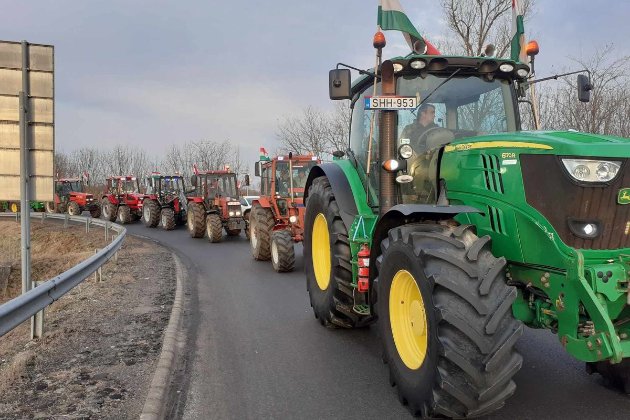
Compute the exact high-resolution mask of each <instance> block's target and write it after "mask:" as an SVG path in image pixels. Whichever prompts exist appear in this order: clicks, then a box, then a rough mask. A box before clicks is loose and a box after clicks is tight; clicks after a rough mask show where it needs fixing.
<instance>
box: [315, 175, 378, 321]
mask: <svg viewBox="0 0 630 420" xmlns="http://www.w3.org/2000/svg"><path fill="white" fill-rule="evenodd" d="M303 244H304V271H305V273H306V288H307V290H308V294H309V297H310V300H311V306H312V307H313V312H314V313H315V318H317V319H319V322H320V323H321V324H322V325H324V326H327V327H342V328H354V327H362V326H365V325H368V324H370V323H371V322H372V321H373V317H372V316H370V315H360V314H358V313H356V312H354V311H353V306H354V298H353V291H354V287H352V264H351V263H350V258H351V254H350V241H349V240H348V230H347V228H346V226H345V225H344V223H343V220H341V216H340V214H339V206H338V205H337V200H336V199H335V195H334V194H333V191H332V188H331V186H330V183H329V182H328V178H327V177H325V176H322V177H319V178H316V179H315V180H314V181H313V183H312V184H311V187H310V188H309V192H308V198H307V202H306V214H305V216H304V243H303Z"/></svg>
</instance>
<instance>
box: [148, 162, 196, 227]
mask: <svg viewBox="0 0 630 420" xmlns="http://www.w3.org/2000/svg"><path fill="white" fill-rule="evenodd" d="M146 183H147V191H146V193H145V196H144V201H143V202H142V220H143V221H144V224H145V226H146V227H156V226H157V225H158V224H161V225H162V227H163V228H164V229H165V230H173V229H175V226H177V225H181V224H184V223H186V206H187V200H186V195H185V187H184V179H183V178H182V177H181V176H179V175H161V174H159V173H155V172H154V173H153V174H151V176H149V177H147V179H146Z"/></svg>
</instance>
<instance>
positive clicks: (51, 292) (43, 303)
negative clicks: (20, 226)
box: [0, 212, 127, 337]
mask: <svg viewBox="0 0 630 420" xmlns="http://www.w3.org/2000/svg"><path fill="white" fill-rule="evenodd" d="M0 216H4V217H13V218H15V217H16V216H15V215H14V214H11V213H0ZM31 218H39V219H60V220H64V221H66V220H67V221H71V222H77V223H83V224H85V225H86V226H90V225H96V226H101V227H104V228H105V229H112V230H114V231H115V232H116V233H117V234H118V235H117V236H116V238H115V239H114V240H113V241H112V242H111V243H110V244H108V245H107V246H105V247H104V248H103V249H101V250H100V251H99V252H98V253H96V254H94V255H93V256H91V257H90V258H88V259H87V260H85V261H82V262H81V263H79V264H77V265H76V266H74V267H72V268H71V269H69V270H68V271H66V272H64V273H62V274H60V275H58V276H56V277H53V278H52V279H50V280H47V281H45V282H44V283H42V284H40V285H39V286H37V287H35V288H33V289H32V290H29V291H28V292H26V293H24V294H22V295H20V296H18V297H16V298H13V299H11V300H10V301H8V302H6V303H4V304H2V305H0V337H2V336H3V335H4V334H6V333H8V332H9V331H11V330H12V329H13V328H15V327H17V326H18V325H20V324H21V323H22V322H24V321H26V320H27V319H29V318H30V317H31V316H33V315H35V314H36V313H37V312H39V311H41V310H42V309H44V308H45V307H47V306H48V305H50V304H51V303H53V302H54V301H56V300H58V299H59V298H61V297H62V296H63V295H65V294H66V293H68V292H69V291H70V290H72V288H73V287H75V286H76V285H78V284H79V283H81V282H82V281H83V280H85V279H86V278H88V277H89V276H90V275H91V274H93V273H94V272H95V271H96V270H98V269H99V268H100V267H101V266H102V265H103V264H105V263H106V262H107V261H109V259H110V258H111V257H112V256H113V255H114V254H115V253H116V251H118V250H119V249H120V247H121V245H122V242H123V239H124V238H125V235H126V233H127V229H125V228H124V227H123V226H121V225H118V224H115V223H112V222H109V221H106V220H100V219H93V218H91V217H83V216H69V215H67V214H46V213H35V212H31Z"/></svg>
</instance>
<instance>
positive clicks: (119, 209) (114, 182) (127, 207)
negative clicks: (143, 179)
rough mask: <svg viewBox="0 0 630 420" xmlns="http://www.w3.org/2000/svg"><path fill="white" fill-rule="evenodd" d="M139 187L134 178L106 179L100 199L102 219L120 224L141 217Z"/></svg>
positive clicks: (116, 177) (113, 177) (141, 195)
mask: <svg viewBox="0 0 630 420" xmlns="http://www.w3.org/2000/svg"><path fill="white" fill-rule="evenodd" d="M143 199H144V194H141V193H140V185H139V184H138V179H137V178H136V177H135V176H131V175H128V176H112V177H110V178H107V181H106V183H105V191H104V193H103V197H102V198H101V203H102V204H101V208H102V210H103V217H104V218H105V219H107V220H109V221H111V222H113V221H115V220H118V223H120V224H123V225H124V224H126V223H130V222H132V221H134V220H139V219H140V218H141V217H142V200H143Z"/></svg>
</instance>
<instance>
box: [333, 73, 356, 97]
mask: <svg viewBox="0 0 630 420" xmlns="http://www.w3.org/2000/svg"><path fill="white" fill-rule="evenodd" d="M328 85H329V86H328V91H329V96H330V99H332V100H339V99H350V98H352V94H351V93H350V87H351V80H350V70H348V69H335V70H331V71H329V72H328Z"/></svg>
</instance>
